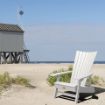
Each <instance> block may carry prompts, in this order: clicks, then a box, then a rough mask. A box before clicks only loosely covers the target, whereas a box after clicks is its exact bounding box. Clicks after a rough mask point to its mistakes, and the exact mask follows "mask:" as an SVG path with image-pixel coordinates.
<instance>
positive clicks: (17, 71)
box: [0, 64, 105, 105]
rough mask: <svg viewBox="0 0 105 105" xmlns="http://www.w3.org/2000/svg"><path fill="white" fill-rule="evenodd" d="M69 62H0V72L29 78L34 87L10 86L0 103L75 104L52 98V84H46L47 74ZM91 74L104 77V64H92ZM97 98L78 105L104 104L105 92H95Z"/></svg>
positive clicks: (22, 104)
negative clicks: (0, 63)
mask: <svg viewBox="0 0 105 105" xmlns="http://www.w3.org/2000/svg"><path fill="white" fill-rule="evenodd" d="M69 65H70V64H8V65H7V64H2V65H0V73H3V72H5V71H8V72H9V73H10V75H12V76H16V75H20V76H23V77H26V78H28V79H30V81H31V84H33V85H34V86H36V88H34V89H30V88H26V87H22V86H12V87H11V88H9V89H8V90H7V91H5V92H4V93H3V94H2V95H1V96H0V105H75V102H74V101H70V100H66V99H61V98H56V99H55V98H54V90H55V88H54V86H53V87H51V86H49V85H48V83H47V81H46V79H47V77H48V74H49V73H51V72H52V71H54V70H58V69H61V68H64V69H67V68H68V67H69ZM92 70H93V74H94V75H98V76H100V77H103V78H104V79H105V64H94V65H93V67H92ZM97 96H98V98H99V99H98V100H96V99H88V100H85V101H83V102H80V103H79V104H78V105H105V92H102V93H99V94H97Z"/></svg>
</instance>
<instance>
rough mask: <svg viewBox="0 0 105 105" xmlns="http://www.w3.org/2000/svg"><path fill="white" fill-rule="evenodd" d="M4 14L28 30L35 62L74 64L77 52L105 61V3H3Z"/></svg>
mask: <svg viewBox="0 0 105 105" xmlns="http://www.w3.org/2000/svg"><path fill="white" fill-rule="evenodd" d="M19 9H22V10H23V11H24V14H23V16H21V17H20V18H19V15H18V12H17V11H18V10H19ZM0 13H1V14H0V23H10V24H19V25H20V26H21V27H22V28H23V29H24V31H25V33H24V40H25V44H26V46H27V48H28V49H29V50H30V53H29V57H30V60H31V61H72V60H74V56H75V52H76V50H83V51H98V55H97V58H96V60H98V61H103V60H104V61H105V46H104V45H105V0H0Z"/></svg>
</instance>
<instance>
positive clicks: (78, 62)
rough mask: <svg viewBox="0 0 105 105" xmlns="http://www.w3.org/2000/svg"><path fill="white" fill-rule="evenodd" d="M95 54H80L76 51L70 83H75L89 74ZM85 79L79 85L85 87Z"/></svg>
mask: <svg viewBox="0 0 105 105" xmlns="http://www.w3.org/2000/svg"><path fill="white" fill-rule="evenodd" d="M96 54H97V52H82V51H77V52H76V56H75V60H74V65H73V72H72V76H71V83H77V79H76V78H79V77H82V76H84V75H87V74H89V73H90V72H91V71H90V70H91V67H92V64H93V62H94V59H95V56H96ZM86 80H87V79H84V80H83V81H82V83H81V85H83V86H84V85H85V83H86Z"/></svg>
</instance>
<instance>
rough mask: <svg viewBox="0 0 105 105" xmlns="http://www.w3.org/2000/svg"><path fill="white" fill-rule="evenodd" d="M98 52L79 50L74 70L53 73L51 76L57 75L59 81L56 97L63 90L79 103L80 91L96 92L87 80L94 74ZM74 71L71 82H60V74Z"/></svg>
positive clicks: (56, 85)
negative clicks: (92, 70)
mask: <svg viewBox="0 0 105 105" xmlns="http://www.w3.org/2000/svg"><path fill="white" fill-rule="evenodd" d="M96 54H97V52H82V51H77V52H76V56H75V60H74V65H73V70H72V71H66V72H61V73H56V74H52V75H51V76H57V82H55V87H56V91H55V97H56V96H57V93H58V92H60V93H61V91H59V90H63V93H62V94H63V95H67V96H70V97H74V98H75V102H76V103H78V99H79V93H94V92H95V89H94V87H92V86H90V85H86V80H87V79H88V78H89V77H90V76H91V75H92V72H91V67H92V64H93V62H94V59H95V56H96ZM70 72H72V76H71V80H70V83H65V82H60V81H59V79H60V76H61V75H63V74H67V73H70ZM64 90H67V91H72V92H75V93H76V94H74V95H73V94H68V93H65V92H64Z"/></svg>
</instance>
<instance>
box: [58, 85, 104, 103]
mask: <svg viewBox="0 0 105 105" xmlns="http://www.w3.org/2000/svg"><path fill="white" fill-rule="evenodd" d="M103 92H105V88H101V87H95V93H94V94H91V93H80V98H79V102H83V101H86V100H89V99H99V97H98V96H97V95H98V94H101V93H103ZM66 93H68V94H75V93H74V92H70V91H66ZM57 98H63V99H66V100H71V101H74V98H72V97H70V96H65V95H60V96H58V97H57Z"/></svg>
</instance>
